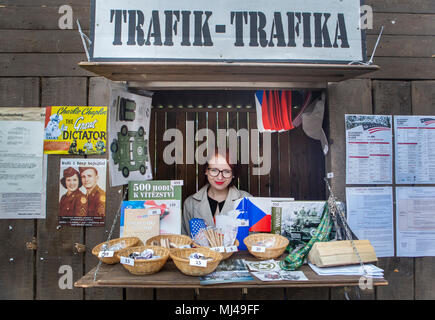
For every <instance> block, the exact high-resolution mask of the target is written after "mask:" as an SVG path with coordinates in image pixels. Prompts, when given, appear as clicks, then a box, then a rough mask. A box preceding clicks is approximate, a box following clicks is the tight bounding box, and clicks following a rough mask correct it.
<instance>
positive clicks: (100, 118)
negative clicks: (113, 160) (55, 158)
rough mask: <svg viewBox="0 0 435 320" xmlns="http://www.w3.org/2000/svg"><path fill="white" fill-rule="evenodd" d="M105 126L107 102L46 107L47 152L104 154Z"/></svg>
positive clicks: (45, 131) (105, 143) (45, 146)
mask: <svg viewBox="0 0 435 320" xmlns="http://www.w3.org/2000/svg"><path fill="white" fill-rule="evenodd" d="M106 129H107V107H106V106H104V107H94V106H52V107H47V108H46V112H45V129H44V153H48V154H73V155H80V156H83V155H97V154H105V153H106V146H107V131H106Z"/></svg>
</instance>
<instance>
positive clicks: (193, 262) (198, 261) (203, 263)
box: [189, 259, 207, 268]
mask: <svg viewBox="0 0 435 320" xmlns="http://www.w3.org/2000/svg"><path fill="white" fill-rule="evenodd" d="M189 264H190V265H191V266H196V267H201V268H206V267H207V260H202V259H190V260H189Z"/></svg>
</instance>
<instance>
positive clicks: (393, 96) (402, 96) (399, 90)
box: [372, 80, 411, 115]
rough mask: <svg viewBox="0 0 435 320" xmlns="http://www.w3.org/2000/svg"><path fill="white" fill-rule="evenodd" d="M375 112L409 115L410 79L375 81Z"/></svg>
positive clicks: (373, 85)
mask: <svg viewBox="0 0 435 320" xmlns="http://www.w3.org/2000/svg"><path fill="white" fill-rule="evenodd" d="M372 87H373V103H374V107H375V109H374V112H375V114H385V115H390V114H394V115H409V114H410V113H411V83H410V82H408V81H377V80H376V81H373V82H372Z"/></svg>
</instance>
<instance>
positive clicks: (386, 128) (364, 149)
mask: <svg viewBox="0 0 435 320" xmlns="http://www.w3.org/2000/svg"><path fill="white" fill-rule="evenodd" d="M345 123H346V184H390V183H392V180H393V179H392V162H393V160H392V158H393V149H392V117H391V116H382V115H348V114H347V115H345Z"/></svg>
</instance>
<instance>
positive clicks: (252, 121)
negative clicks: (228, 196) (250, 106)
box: [248, 113, 260, 197]
mask: <svg viewBox="0 0 435 320" xmlns="http://www.w3.org/2000/svg"><path fill="white" fill-rule="evenodd" d="M248 120H249V141H250V144H251V145H250V148H249V149H250V150H249V152H250V154H251V156H250V157H249V158H250V159H251V161H250V162H249V167H248V169H249V193H250V194H252V195H253V196H254V197H259V196H260V184H259V183H260V176H259V175H256V174H254V171H253V170H254V168H255V166H254V165H253V162H255V163H258V157H259V156H258V152H256V153H255V154H254V153H253V151H252V148H253V145H254V142H253V140H254V141H256V142H257V144H258V141H259V133H258V131H256V129H257V128H258V127H257V116H256V114H255V113H250V114H249V118H248ZM254 159H255V161H253V160H254Z"/></svg>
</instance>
